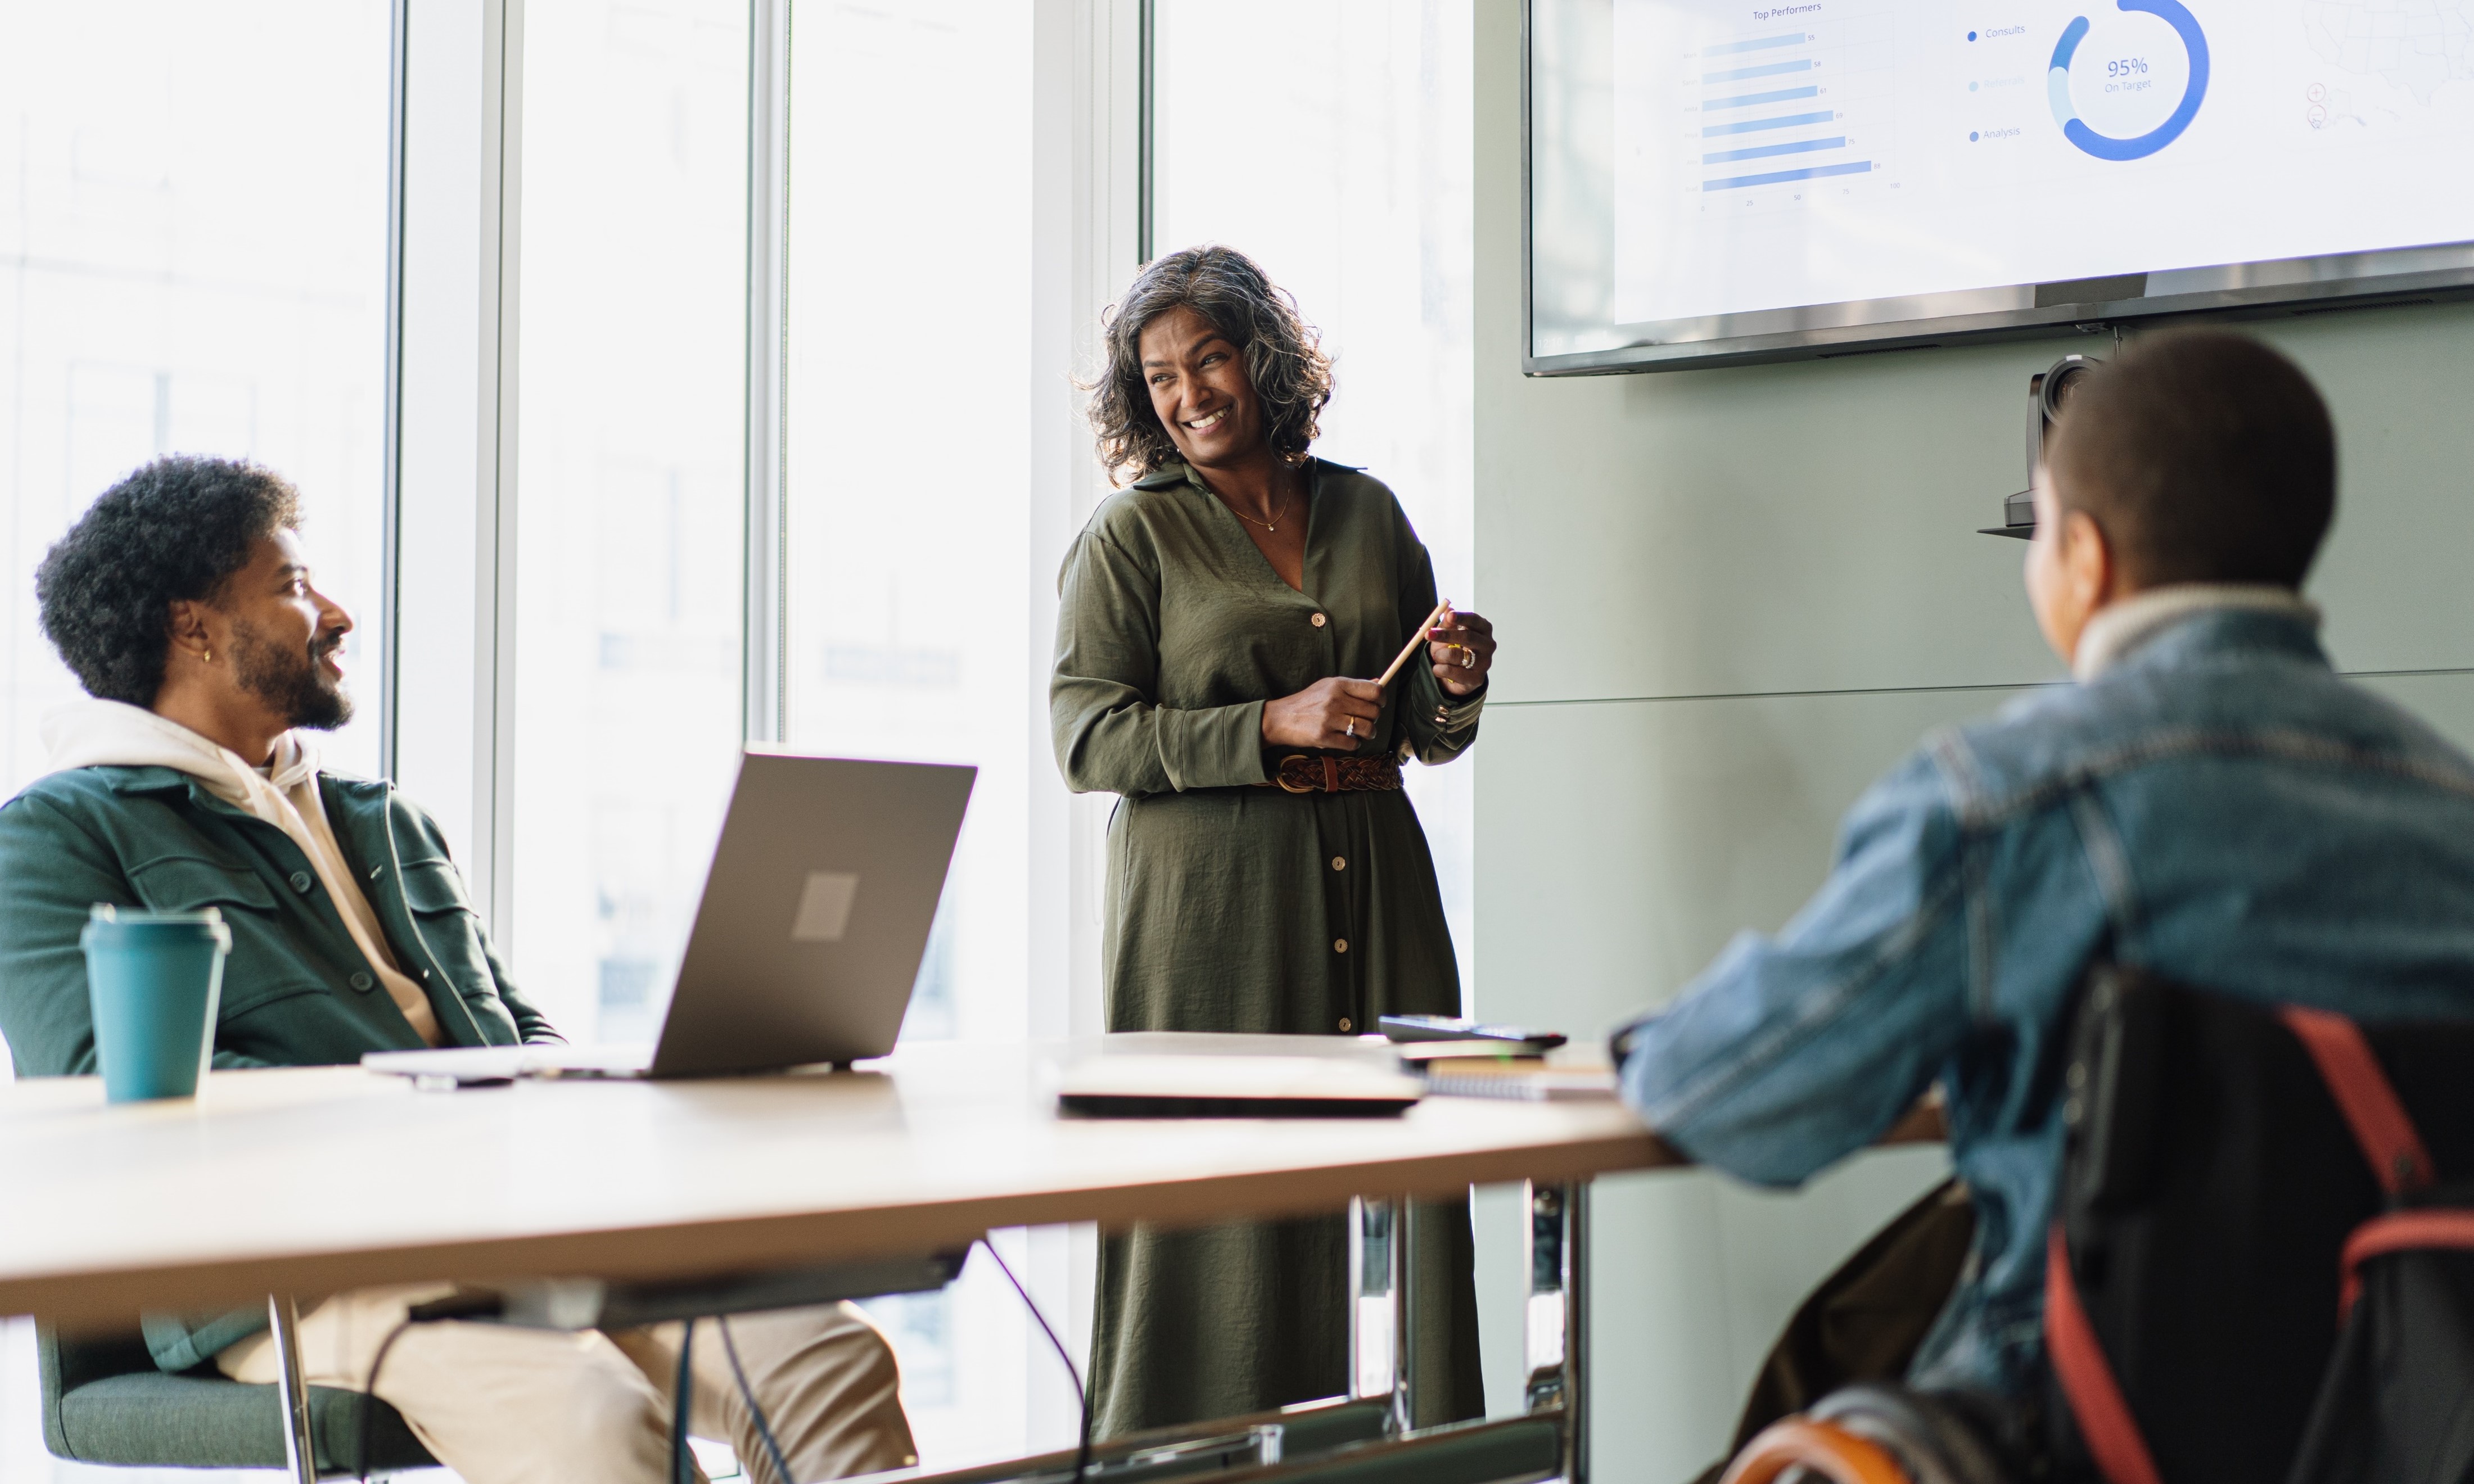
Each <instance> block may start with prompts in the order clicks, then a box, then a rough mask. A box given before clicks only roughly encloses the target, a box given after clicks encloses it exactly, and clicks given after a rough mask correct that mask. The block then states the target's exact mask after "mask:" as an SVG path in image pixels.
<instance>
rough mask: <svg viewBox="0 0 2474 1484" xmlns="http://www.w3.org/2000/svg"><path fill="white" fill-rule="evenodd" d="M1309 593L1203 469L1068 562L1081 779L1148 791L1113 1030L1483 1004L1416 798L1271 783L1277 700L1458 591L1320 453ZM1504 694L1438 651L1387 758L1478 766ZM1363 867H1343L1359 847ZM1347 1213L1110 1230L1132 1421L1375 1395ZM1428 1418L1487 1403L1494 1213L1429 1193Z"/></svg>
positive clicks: (1110, 525) (1170, 471)
mask: <svg viewBox="0 0 2474 1484" xmlns="http://www.w3.org/2000/svg"><path fill="white" fill-rule="evenodd" d="M1307 472H1308V475H1309V493H1308V498H1307V501H1306V506H1305V510H1304V511H1303V513H1302V514H1301V515H1300V516H1299V517H1298V518H1302V519H1304V520H1306V521H1307V529H1306V550H1305V564H1304V574H1303V575H1304V590H1303V591H1299V590H1298V589H1297V588H1294V587H1291V586H1288V584H1286V583H1285V582H1283V581H1281V580H1280V577H1279V575H1278V574H1277V573H1276V572H1274V571H1273V568H1272V564H1271V562H1269V561H1267V560H1266V559H1265V558H1264V556H1263V554H1262V552H1261V551H1260V550H1258V549H1257V548H1256V547H1255V545H1254V543H1253V541H1252V539H1250V538H1249V536H1248V535H1247V534H1246V530H1245V528H1244V526H1243V525H1242V524H1241V523H1240V522H1239V521H1238V519H1237V517H1236V516H1235V515H1232V514H1231V513H1230V512H1229V510H1228V508H1227V507H1226V506H1225V505H1224V504H1223V503H1222V502H1221V501H1220V499H1219V498H1218V497H1217V496H1216V495H1214V494H1213V493H1212V492H1211V491H1210V490H1209V489H1208V488H1206V487H1205V486H1204V485H1203V484H1202V482H1201V479H1200V478H1198V477H1197V476H1196V475H1195V473H1194V472H1193V470H1191V469H1189V468H1188V467H1186V466H1184V465H1182V464H1175V463H1173V464H1170V465H1168V466H1166V467H1163V468H1161V469H1159V470H1157V471H1155V472H1153V473H1152V474H1150V475H1148V476H1146V477H1144V478H1142V479H1140V480H1137V481H1136V482H1135V483H1134V484H1133V485H1132V486H1130V487H1128V488H1127V489H1125V490H1122V491H1118V492H1117V493H1115V494H1114V495H1112V496H1110V497H1109V498H1108V500H1107V501H1105V502H1104V504H1103V505H1102V506H1101V507H1100V509H1099V511H1098V512H1097V513H1096V514H1095V515H1093V516H1092V518H1091V521H1090V524H1089V525H1088V526H1087V527H1085V528H1084V530H1083V531H1082V533H1081V535H1080V536H1079V538H1077V539H1076V541H1075V543H1074V547H1073V550H1072V551H1071V552H1070V553H1069V554H1068V555H1067V558H1066V561H1065V567H1064V571H1063V574H1062V576H1061V578H1060V580H1059V593H1060V597H1061V602H1060V605H1059V610H1058V616H1057V628H1056V664H1055V673H1054V676H1053V678H1052V680H1051V682H1050V686H1049V707H1050V724H1051V730H1052V733H1053V736H1054V740H1055V748H1056V758H1057V765H1058V767H1059V769H1060V770H1061V771H1062V772H1063V774H1064V776H1065V781H1066V783H1067V784H1068V786H1070V787H1072V788H1073V789H1074V790H1075V791H1076V792H1078V793H1089V792H1106V793H1114V794H1117V795H1119V796H1120V802H1119V803H1118V805H1117V807H1116V810H1115V812H1114V813H1113V814H1112V816H1111V817H1110V820H1109V826H1108V861H1107V871H1108V876H1107V884H1106V894H1105V896H1106V901H1105V925H1104V928H1103V938H1102V973H1103V976H1104V987H1105V994H1106V1002H1107V1024H1108V1029H1109V1030H1111V1031H1238V1032H1253V1033H1267V1032H1268V1033H1281V1034H1290V1035H1331V1034H1334V1033H1335V1030H1336V1029H1337V1030H1338V1031H1341V1032H1346V1031H1347V1030H1348V1029H1349V1028H1350V1027H1358V1028H1363V1029H1369V1030H1370V1029H1371V1028H1372V1027H1373V1026H1374V1023H1375V1019H1376V1017H1379V1016H1385V1015H1458V1014H1460V1011H1461V990H1460V976H1459V971H1458V969H1457V968H1456V967H1455V963H1454V959H1453V955H1452V944H1451V932H1450V929H1449V927H1448V926H1447V925H1446V924H1445V922H1444V920H1443V900H1442V896H1441V893H1440V892H1439V890H1438V888H1437V886H1436V883H1435V870H1434V861H1433V858H1432V856H1431V855H1430V854H1429V853H1428V851H1427V848H1426V837H1425V833H1424V831H1423V830H1422V829H1420V828H1419V824H1418V816H1417V811H1416V810H1415V809H1414V808H1413V807H1411V805H1410V802H1409V798H1408V795H1407V794H1406V793H1404V792H1398V791H1390V792H1370V793H1346V794H1321V793H1318V794H1304V795H1298V794H1290V793H1287V792H1285V791H1283V790H1282V789H1280V788H1278V787H1276V786H1273V787H1268V788H1266V787H1258V786H1256V785H1258V784H1261V783H1263V782H1265V781H1266V780H1267V779H1269V778H1270V777H1271V772H1270V769H1271V768H1272V767H1274V766H1276V764H1277V761H1278V754H1277V753H1273V754H1268V755H1267V754H1266V752H1265V749H1264V747H1263V745H1262V721H1263V704H1264V703H1265V702H1266V701H1269V700H1273V699H1277V698H1279V697H1282V696H1287V695H1292V694H1294V693H1296V692H1298V691H1300V690H1303V689H1304V688H1306V687H1307V686H1308V685H1311V684H1313V683H1314V682H1317V681H1320V680H1323V679H1326V678H1328V677H1331V676H1335V675H1346V676H1355V677H1362V678H1366V679H1372V678H1374V677H1376V676H1379V675H1381V674H1382V673H1383V668H1384V666H1386V665H1387V664H1389V663H1391V661H1392V658H1393V656H1395V654H1397V653H1398V652H1399V650H1400V647H1401V646H1402V644H1404V643H1405V642H1407V640H1408V637H1409V635H1410V634H1412V633H1414V632H1415V630H1416V628H1417V625H1418V624H1419V620H1421V619H1423V618H1424V617H1425V616H1426V614H1427V613H1429V612H1430V611H1432V610H1433V609H1434V606H1435V601H1436V595H1435V581H1434V570H1433V566H1432V563H1431V562H1430V561H1429V559H1428V557H1427V555H1426V549H1425V547H1424V546H1423V545H1422V544H1421V543H1420V542H1419V540H1418V538H1417V534H1416V532H1415V531H1414V530H1412V529H1411V527H1410V525H1409V521H1408V517H1407V516H1406V515H1404V514H1403V513H1402V512H1401V510H1400V507H1399V503H1398V502H1397V501H1396V500H1395V499H1394V498H1393V495H1392V491H1390V490H1389V489H1387V488H1385V487H1384V485H1383V484H1382V483H1381V482H1380V481H1378V480H1375V479H1371V478H1370V477H1368V476H1367V475H1365V474H1364V473H1362V472H1359V471H1358V470H1355V469H1351V468H1348V467H1345V466H1341V465H1336V464H1331V463H1327V462H1324V461H1322V460H1314V461H1312V462H1311V463H1310V464H1309V465H1308V467H1307ZM1483 704H1484V696H1483V693H1481V694H1479V695H1475V696H1468V697H1455V696H1452V695H1450V694H1448V693H1446V692H1445V691H1444V690H1443V687H1442V686H1441V685H1440V684H1439V683H1437V682H1436V680H1435V677H1434V672H1433V670H1432V669H1431V668H1430V667H1429V666H1428V665H1426V664H1424V663H1422V662H1420V661H1419V659H1418V658H1412V660H1411V662H1410V663H1408V664H1407V665H1405V666H1403V667H1402V669H1401V671H1400V674H1399V676H1398V677H1397V678H1396V679H1395V680H1394V682H1392V684H1391V686H1390V687H1389V688H1388V690H1387V691H1386V692H1385V695H1384V700H1383V713H1382V715H1381V716H1380V717H1378V718H1377V720H1376V722H1375V726H1374V729H1373V734H1372V735H1371V736H1370V737H1369V738H1367V739H1366V740H1365V741H1364V742H1363V743H1361V744H1360V745H1359V754H1360V755H1364V756H1381V755H1385V754H1394V755H1398V756H1401V757H1403V758H1404V759H1405V758H1416V759H1418V760H1419V761H1421V762H1424V763H1427V764H1440V763H1446V762H1449V761H1451V760H1452V759H1453V758H1455V757H1457V756H1459V755H1460V754H1462V753H1464V752H1466V751H1467V749H1468V747H1469V745H1470V743H1471V742H1472V741H1474V740H1475V738H1476V735H1477V724H1478V713H1479V711H1480V709H1481V707H1482V706H1483ZM1344 862H1345V863H1346V869H1345V870H1344V869H1342V866H1343V863H1344ZM1345 1225H1346V1223H1345V1221H1344V1220H1343V1219H1342V1218H1341V1217H1339V1216H1337V1215H1334V1216H1327V1217H1321V1216H1319V1217H1308V1218H1303V1219H1298V1220H1291V1221H1278V1222H1244V1223H1230V1224H1225V1225H1221V1226H1216V1227H1209V1228H1203V1229H1201V1230H1187V1231H1181V1232H1155V1231H1152V1230H1150V1229H1137V1230H1136V1231H1134V1232H1131V1233H1125V1234H1121V1235H1113V1236H1109V1237H1106V1238H1104V1240H1103V1242H1102V1246H1101V1255H1100V1272H1099V1291H1098V1300H1097V1307H1096V1313H1095V1317H1094V1333H1093V1340H1092V1361H1091V1371H1092V1384H1093V1386H1094V1388H1095V1392H1094V1405H1095V1407H1096V1409H1097V1425H1098V1427H1099V1430H1100V1431H1101V1432H1102V1433H1103V1434H1104V1435H1111V1436H1113V1435H1115V1434H1118V1433H1122V1432H1127V1431H1131V1430H1134V1429H1138V1428H1144V1427H1152V1426H1165V1425H1170V1424H1178V1423H1185V1422H1193V1421H1199V1420H1203V1419H1208V1418H1215V1417H1224V1416H1233V1415H1236V1414H1240V1413H1245V1412H1250V1411H1257V1410H1262V1409H1264V1408H1268V1407H1273V1406H1279V1405H1283V1404H1286V1403H1289V1402H1293V1401H1301V1400H1312V1399H1315V1398H1321V1397H1329V1396H1335V1395H1339V1394H1340V1393H1342V1392H1345V1391H1346V1389H1347V1335H1348V1317H1347V1307H1346V1271H1345V1268H1346V1251H1347V1237H1346V1231H1345ZM1417 1231H1418V1233H1419V1235H1418V1240H1419V1268H1418V1281H1416V1282H1415V1283H1414V1284H1413V1289H1414V1292H1415V1294H1416V1295H1417V1296H1418V1302H1419V1308H1420V1314H1419V1318H1420V1320H1421V1321H1422V1323H1421V1324H1420V1325H1419V1330H1420V1331H1421V1332H1422V1334H1423V1335H1425V1336H1427V1337H1428V1338H1427V1339H1426V1341H1425V1342H1424V1343H1423V1344H1422V1345H1421V1354H1420V1356H1419V1363H1420V1365H1421V1367H1422V1368H1423V1371H1422V1375H1423V1376H1424V1378H1425V1383H1424V1384H1423V1385H1421V1387H1420V1391H1419V1398H1418V1400H1417V1411H1418V1416H1419V1422H1420V1424H1431V1423H1434V1422H1442V1421H1447V1420H1452V1419H1456V1418H1461V1417H1469V1416H1476V1415H1479V1414H1480V1413H1481V1412H1482V1411H1483V1409H1484V1408H1483V1398H1482V1395H1481V1393H1480V1390H1479V1382H1478V1368H1477V1362H1478V1356H1477V1340H1476V1329H1477V1324H1476V1300H1475V1297H1474V1293H1473V1290H1472V1288H1471V1283H1470V1257H1471V1254H1470V1243H1469V1235H1468V1222H1467V1206H1466V1203H1460V1202H1452V1203H1441V1204H1438V1205H1436V1206H1433V1207H1423V1206H1421V1207H1420V1209H1419V1218H1418V1222H1417Z"/></svg>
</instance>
